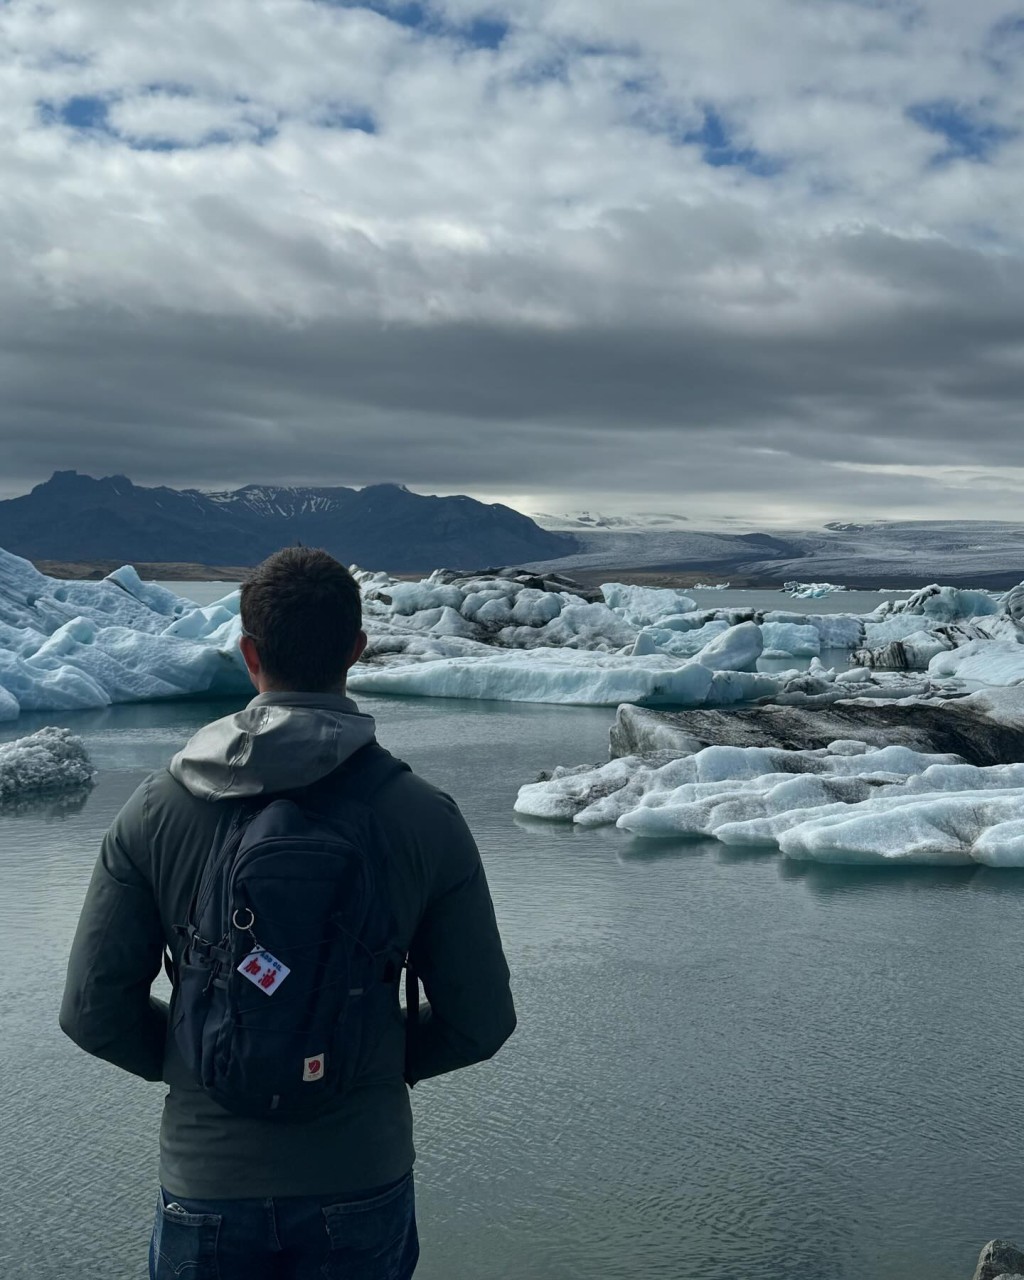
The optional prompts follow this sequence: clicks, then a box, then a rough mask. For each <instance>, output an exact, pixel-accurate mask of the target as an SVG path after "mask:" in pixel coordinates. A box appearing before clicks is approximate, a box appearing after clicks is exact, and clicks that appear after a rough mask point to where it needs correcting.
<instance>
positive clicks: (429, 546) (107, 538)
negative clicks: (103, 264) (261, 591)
mask: <svg viewBox="0 0 1024 1280" xmlns="http://www.w3.org/2000/svg"><path fill="white" fill-rule="evenodd" d="M296 543H304V544H306V545H307V546H316V547H323V548H324V549H325V550H327V551H329V552H330V553H331V554H332V555H335V556H337V557H338V558H339V559H340V560H342V561H344V562H345V563H346V564H361V565H365V566H368V567H372V568H373V569H385V570H387V571H389V572H391V573H403V572H404V573H426V572H429V571H430V570H432V569H434V568H436V567H438V566H439V565H446V566H449V567H451V568H475V567H478V566H479V565H482V564H501V565H515V564H519V563H521V562H524V561H527V560H538V559H550V558H551V557H553V556H563V555H566V554H572V553H573V552H574V551H575V550H576V548H577V543H576V539H575V538H574V537H573V536H572V535H571V534H564V533H550V532H548V531H547V530H545V529H541V528H540V526H539V525H537V524H535V523H534V522H533V521H532V520H530V519H529V517H527V516H524V515H521V514H520V513H519V512H518V511H513V510H512V508H511V507H505V506H502V505H500V504H497V503H495V504H487V503H483V502H477V501H476V499H474V498H469V497H464V496H455V497H440V498H439V497H433V496H428V495H425V494H419V493H413V492H411V491H410V490H409V489H407V488H405V487H404V486H403V485H399V484H378V485H370V486H368V487H367V488H365V489H347V488H343V487H335V488H289V487H275V486H268V485H246V486H245V487H244V488H242V489H236V490H233V491H231V492H224V493H202V492H200V491H199V490H198V489H184V490H179V489H169V488H166V487H161V488H145V487H143V486H141V485H135V484H133V483H132V482H131V481H130V480H129V479H128V478H127V477H126V476H107V477H105V478H104V479H102V480H95V479H93V478H92V477H91V476H84V475H79V474H78V472H76V471H57V472H54V474H53V476H51V478H50V479H49V480H47V481H46V482H45V483H44V484H39V485H36V487H35V488H34V489H33V490H32V492H31V493H28V494H26V495H24V496H23V497H20V498H11V499H9V500H7V501H5V502H0V547H4V548H5V549H6V550H8V551H11V552H13V553H14V554H15V555H20V556H24V557H25V558H26V559H29V560H33V561H36V562H40V561H60V562H76V563H82V562H87V561H108V562H109V561H116V562H117V564H124V563H125V562H127V561H131V562H143V563H150V564H156V563H167V562H174V561H176V562H179V563H186V564H198V565H204V564H205V565H231V566H240V567H246V566H250V565H254V564H258V563H259V562H260V561H261V560H262V559H264V558H265V557H266V556H268V555H270V554H271V552H273V551H276V550H278V549H279V548H280V547H283V546H290V545H294V544H296Z"/></svg>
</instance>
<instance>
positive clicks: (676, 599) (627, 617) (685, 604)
mask: <svg viewBox="0 0 1024 1280" xmlns="http://www.w3.org/2000/svg"><path fill="white" fill-rule="evenodd" d="M601 594H602V595H603V596H604V599H605V603H606V604H607V605H608V607H609V608H611V609H614V610H615V611H616V612H617V613H619V614H621V616H622V618H623V619H624V621H626V622H628V623H630V624H631V625H632V626H635V627H646V626H649V625H650V624H651V623H656V622H658V620H659V619H661V618H668V617H670V616H671V615H673V614H680V613H689V612H690V611H691V610H693V609H696V607H697V603H696V601H695V600H692V599H691V598H690V597H689V596H687V595H684V594H683V593H682V592H681V591H675V590H672V589H671V588H663V587H631V586H627V585H626V584H625V583H623V582H603V583H602V584H601Z"/></svg>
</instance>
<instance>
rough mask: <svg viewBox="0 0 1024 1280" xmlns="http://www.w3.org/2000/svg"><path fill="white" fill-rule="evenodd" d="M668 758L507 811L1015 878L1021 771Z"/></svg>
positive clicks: (528, 799) (563, 782)
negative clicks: (983, 869)
mask: <svg viewBox="0 0 1024 1280" xmlns="http://www.w3.org/2000/svg"><path fill="white" fill-rule="evenodd" d="M665 740H666V742H671V741H672V735H671V733H668V734H666V739H665ZM673 745H674V746H675V749H677V750H678V742H676V743H674V744H673ZM666 757H667V753H666V752H661V753H660V754H657V755H653V756H647V757H643V756H625V757H622V758H620V759H616V760H612V761H610V762H609V763H608V764H605V765H599V766H595V767H592V768H590V767H583V768H580V769H574V770H569V769H556V770H555V771H554V773H553V774H552V775H551V777H550V778H547V779H545V780H543V781H541V782H537V783H531V784H529V785H527V786H524V787H521V788H520V791H519V796H518V799H517V801H516V805H515V808H516V811H517V812H518V813H521V814H527V815H531V816H533V817H542V818H551V819H559V820H564V821H572V822H575V823H577V824H579V825H581V826H597V825H605V824H614V825H616V826H618V827H619V828H620V829H622V830H624V831H628V832H630V833H631V834H633V835H635V836H641V837H654V838H665V837H671V838H675V839H680V838H686V839H698V838H708V837H710V838H713V839H716V840H718V841H720V842H721V843H722V844H724V845H731V846H741V847H744V846H745V847H755V848H756V847H762V848H765V849H766V850H767V849H773V850H777V851H778V852H780V853H781V854H783V856H785V857H787V858H790V859H794V860H801V861H816V862H832V863H841V864H907V863H915V864H926V865H949V864H954V865H969V864H972V863H981V864H984V865H987V866H993V867H1024V764H1004V765H991V766H985V767H980V766H975V765H970V764H967V763H966V762H965V761H963V760H962V759H961V758H960V757H959V756H956V755H952V754H948V753H946V754H940V753H931V752H919V751H914V750H911V749H909V748H907V747H902V746H892V747H881V748H871V747H868V746H866V745H865V744H864V743H858V742H853V741H849V740H846V741H836V742H834V743H832V744H831V745H830V746H829V747H828V748H826V749H819V750H813V751H788V750H783V749H779V748H771V747H723V746H717V747H705V748H703V749H701V750H699V751H695V752H693V753H692V754H690V755H685V756H677V757H675V758H666Z"/></svg>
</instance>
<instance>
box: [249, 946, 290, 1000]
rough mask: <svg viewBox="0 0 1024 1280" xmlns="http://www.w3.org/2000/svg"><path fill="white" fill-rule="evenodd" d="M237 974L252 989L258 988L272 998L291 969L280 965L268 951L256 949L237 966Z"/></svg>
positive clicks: (260, 948)
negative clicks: (245, 980)
mask: <svg viewBox="0 0 1024 1280" xmlns="http://www.w3.org/2000/svg"><path fill="white" fill-rule="evenodd" d="M238 972H239V973H240V974H241V975H242V977H243V978H248V979H249V981H250V982H251V983H252V984H253V986H254V987H259V989H260V990H261V991H265V992H266V993H267V995H268V996H272V995H273V994H274V992H275V991H276V990H277V989H278V987H279V986H280V985H281V983H282V982H284V980H285V978H287V977H288V975H289V974H290V973H291V969H289V968H288V966H287V965H286V964H282V963H281V961H280V960H278V959H277V957H276V956H272V955H271V954H270V952H269V951H264V950H263V948H262V947H257V948H256V950H255V951H250V952H249V954H248V955H247V956H246V957H245V959H244V960H243V961H242V963H241V964H240V965H239V966H238Z"/></svg>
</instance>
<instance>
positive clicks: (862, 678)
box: [836, 667, 871, 684]
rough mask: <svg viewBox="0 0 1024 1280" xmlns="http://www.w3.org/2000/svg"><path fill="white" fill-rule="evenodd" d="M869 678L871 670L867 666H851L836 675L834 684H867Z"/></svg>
mask: <svg viewBox="0 0 1024 1280" xmlns="http://www.w3.org/2000/svg"><path fill="white" fill-rule="evenodd" d="M870 680H871V672H870V671H869V670H868V668H867V667H851V668H850V669H849V671H840V672H839V673H838V675H837V676H836V684H868V683H869V682H870Z"/></svg>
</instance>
